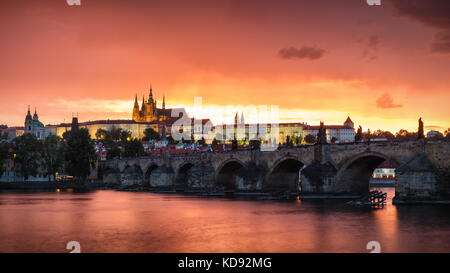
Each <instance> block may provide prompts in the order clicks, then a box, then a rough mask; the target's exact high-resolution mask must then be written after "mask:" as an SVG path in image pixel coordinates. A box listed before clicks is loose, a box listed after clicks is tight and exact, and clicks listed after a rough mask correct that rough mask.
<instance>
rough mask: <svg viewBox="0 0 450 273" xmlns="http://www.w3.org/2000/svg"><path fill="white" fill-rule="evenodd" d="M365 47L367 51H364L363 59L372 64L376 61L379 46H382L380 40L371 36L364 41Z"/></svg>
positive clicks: (375, 36)
mask: <svg viewBox="0 0 450 273" xmlns="http://www.w3.org/2000/svg"><path fill="white" fill-rule="evenodd" d="M363 43H364V45H365V49H364V51H363V55H362V56H363V58H364V59H367V61H369V62H371V61H373V60H375V59H376V58H377V57H378V56H377V52H378V46H379V45H380V39H379V38H378V36H377V35H371V36H369V37H368V38H367V39H364V40H363Z"/></svg>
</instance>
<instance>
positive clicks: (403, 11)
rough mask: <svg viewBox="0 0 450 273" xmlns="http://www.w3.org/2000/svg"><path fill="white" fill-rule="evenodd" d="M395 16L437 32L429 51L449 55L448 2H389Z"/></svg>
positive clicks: (441, 0)
mask: <svg viewBox="0 0 450 273" xmlns="http://www.w3.org/2000/svg"><path fill="white" fill-rule="evenodd" d="M390 2H391V3H392V5H393V6H394V8H395V10H396V12H397V14H399V15H400V16H405V17H408V18H410V19H413V20H415V21H418V22H420V23H422V24H423V25H425V26H429V27H432V28H435V29H437V30H439V32H438V33H437V34H436V36H435V41H434V42H433V44H432V45H431V50H432V51H433V52H438V53H450V1H448V0H426V1H425V0H423V1H421V0H390Z"/></svg>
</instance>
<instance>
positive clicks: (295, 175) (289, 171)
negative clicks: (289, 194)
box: [263, 156, 305, 191]
mask: <svg viewBox="0 0 450 273" xmlns="http://www.w3.org/2000/svg"><path fill="white" fill-rule="evenodd" d="M304 165H305V164H304V163H303V162H302V161H301V160H299V159H298V158H296V157H294V156H285V157H282V158H280V159H278V160H277V161H275V162H274V163H273V165H272V167H271V168H270V169H269V171H268V173H267V176H266V179H265V181H264V184H263V190H266V191H267V190H270V191H297V190H298V186H299V172H300V169H301V168H302V167H303V166H304Z"/></svg>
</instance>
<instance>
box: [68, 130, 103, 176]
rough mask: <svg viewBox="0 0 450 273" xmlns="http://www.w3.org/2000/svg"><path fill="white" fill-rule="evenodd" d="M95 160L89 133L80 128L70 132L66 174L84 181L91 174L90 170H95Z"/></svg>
mask: <svg viewBox="0 0 450 273" xmlns="http://www.w3.org/2000/svg"><path fill="white" fill-rule="evenodd" d="M96 159H97V155H96V154H95V150H94V146H93V144H92V140H91V136H90V135H89V131H88V130H87V129H85V128H82V129H79V130H77V131H75V132H72V133H71V134H70V138H69V140H68V141H67V152H66V160H67V172H68V173H69V174H70V175H72V176H74V177H76V178H78V179H79V180H84V179H86V178H87V177H88V176H89V174H90V173H91V168H95V161H96Z"/></svg>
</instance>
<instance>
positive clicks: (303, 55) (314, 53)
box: [278, 46, 326, 60]
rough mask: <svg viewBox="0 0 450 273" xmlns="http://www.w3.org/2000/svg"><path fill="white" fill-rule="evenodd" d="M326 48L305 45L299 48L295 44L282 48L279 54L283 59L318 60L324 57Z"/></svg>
mask: <svg viewBox="0 0 450 273" xmlns="http://www.w3.org/2000/svg"><path fill="white" fill-rule="evenodd" d="M325 52H326V51H325V50H324V49H321V48H317V47H309V46H304V47H302V48H300V49H297V48H295V47H293V46H291V47H286V48H282V49H280V51H278V56H279V57H280V58H282V59H286V60H293V59H309V60H317V59H320V58H322V56H323V54H325Z"/></svg>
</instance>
